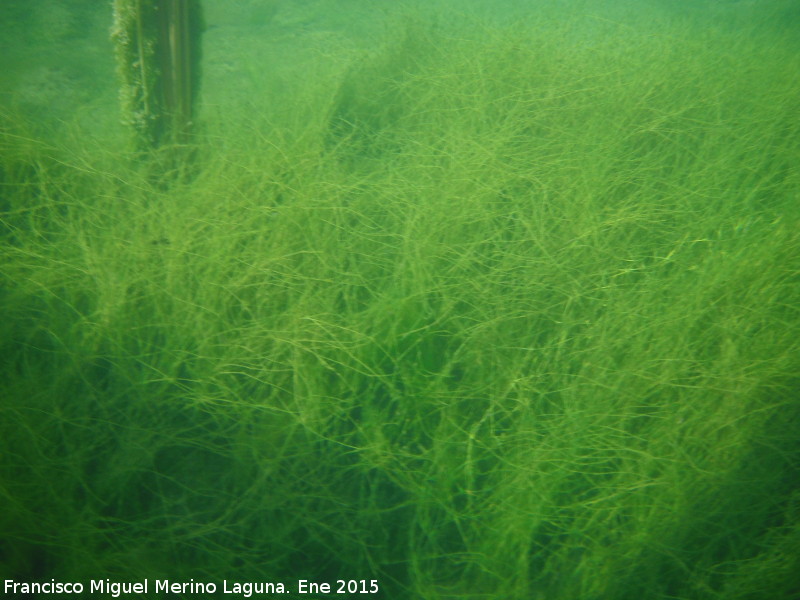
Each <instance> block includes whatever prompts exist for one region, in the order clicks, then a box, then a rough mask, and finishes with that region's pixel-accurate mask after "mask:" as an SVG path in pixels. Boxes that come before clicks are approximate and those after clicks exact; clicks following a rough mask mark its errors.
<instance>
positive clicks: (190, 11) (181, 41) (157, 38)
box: [112, 0, 203, 168]
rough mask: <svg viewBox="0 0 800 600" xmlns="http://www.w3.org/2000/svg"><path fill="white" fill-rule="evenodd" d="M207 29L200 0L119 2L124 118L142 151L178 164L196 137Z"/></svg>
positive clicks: (116, 5) (114, 34) (117, 36)
mask: <svg viewBox="0 0 800 600" xmlns="http://www.w3.org/2000/svg"><path fill="white" fill-rule="evenodd" d="M202 29H203V20H202V14H201V7H200V0H114V27H113V29H112V38H113V39H114V41H115V43H116V55H117V68H118V71H119V75H120V79H121V90H120V96H121V100H122V109H123V114H124V120H125V122H126V123H127V124H128V125H130V126H131V127H132V128H133V130H134V132H135V139H136V147H137V149H138V150H140V151H142V152H148V151H152V150H164V151H166V153H167V154H168V155H169V156H171V157H172V158H171V159H170V162H173V163H174V162H175V161H176V160H179V159H178V158H177V157H178V156H179V154H180V152H179V148H180V147H181V146H186V145H187V143H188V141H189V139H190V137H191V134H192V126H193V117H194V106H195V100H196V96H197V91H198V87H199V82H200V77H199V74H200V71H199V64H200V35H201V33H202ZM183 159H185V157H183ZM172 166H173V168H177V167H178V166H179V165H175V164H173V165H172Z"/></svg>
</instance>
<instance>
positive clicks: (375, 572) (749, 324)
mask: <svg viewBox="0 0 800 600" xmlns="http://www.w3.org/2000/svg"><path fill="white" fill-rule="evenodd" d="M390 31H391V33H392V35H391V36H390V37H389V38H387V39H385V40H384V41H383V43H382V45H381V46H380V47H378V48H375V49H373V51H372V52H370V53H359V52H356V51H355V50H354V49H353V48H342V51H341V55H338V54H337V49H336V47H334V46H332V45H331V44H330V43H328V40H324V42H325V43H323V44H321V45H320V46H321V48H320V52H323V51H324V53H325V54H324V56H323V55H322V54H320V56H319V59H318V61H317V63H316V64H317V65H330V70H329V71H328V72H325V73H314V75H315V76H314V77H309V78H308V80H307V81H305V82H304V83H303V84H302V86H300V85H298V86H297V87H296V88H294V90H295V91H294V92H293V94H295V96H294V98H295V101H294V102H292V103H291V104H289V103H282V104H281V105H276V104H275V103H269V102H267V101H264V104H261V105H257V102H258V101H259V100H258V98H259V96H258V95H257V94H252V95H250V97H249V98H248V99H247V100H245V99H242V100H243V103H242V105H241V106H240V107H239V108H238V109H237V107H230V108H229V109H227V110H225V111H224V112H223V111H215V110H213V109H207V110H206V112H205V117H206V123H205V129H204V131H203V132H202V135H201V136H198V142H197V148H196V160H197V163H198V165H197V166H196V176H195V177H193V178H192V179H191V180H188V181H179V182H175V183H173V184H171V185H169V186H166V185H160V184H158V182H153V181H152V179H151V178H149V177H148V176H147V175H146V174H144V173H143V170H142V169H140V168H138V167H137V165H136V163H135V161H133V160H132V157H130V156H126V155H125V154H124V151H123V150H115V149H114V148H115V146H114V145H113V144H111V145H108V146H103V145H99V144H98V143H97V142H96V141H95V140H93V139H92V138H90V137H88V136H85V137H81V136H80V135H78V136H75V135H69V134H68V133H66V132H65V131H64V130H63V129H62V130H60V131H59V133H58V134H57V135H55V134H54V135H53V136H50V137H49V138H45V137H44V136H42V135H39V134H38V133H31V132H30V131H29V130H26V125H25V124H24V118H23V117H20V116H18V115H17V116H15V117H14V118H12V114H11V112H10V110H8V111H6V112H5V113H4V116H3V122H2V130H1V131H0V177H1V178H2V196H1V197H0V244H2V245H1V246H0V249H1V251H2V261H0V277H2V285H1V286H0V302H2V304H1V306H2V312H3V319H2V322H0V328H1V329H0V344H2V348H0V357H2V358H1V359H0V360H1V362H0V396H2V398H3V404H2V408H0V416H1V418H0V497H2V503H3V510H2V511H0V571H1V572H2V574H3V577H4V578H9V579H15V580H21V581H26V580H28V581H33V580H39V579H46V580H49V579H50V578H55V579H57V580H62V581H65V580H81V579H83V580H88V579H90V578H110V579H112V580H117V581H136V580H141V579H143V578H149V579H169V580H173V581H183V582H188V581H189V580H190V578H194V579H195V580H197V581H216V582H218V583H219V584H221V582H222V581H223V580H224V579H228V580H236V581H250V582H257V581H274V582H277V581H283V582H286V583H288V582H290V581H291V582H293V581H294V580H295V579H309V580H312V581H313V580H316V581H330V582H334V581H335V580H336V579H367V580H370V579H377V580H378V581H379V583H380V585H381V589H382V593H381V594H380V595H379V597H384V598H420V599H423V600H444V599H453V600H461V599H471V598H474V599H477V598H485V599H496V598H506V599H519V600H522V599H526V600H527V599H533V600H545V599H546V600H574V599H577V598H580V599H581V600H591V599H614V600H624V599H628V598H630V599H640V598H652V599H664V600H666V599H668V598H669V599H677V598H680V599H686V600H688V599H696V600H721V599H723V598H724V599H725V600H745V599H747V600H755V599H765V600H766V599H770V600H779V599H784V598H785V599H788V598H790V597H791V594H792V593H793V592H794V591H796V590H797V584H798V579H797V577H798V575H797V574H798V573H800V490H799V489H798V485H797V483H798V480H799V478H800V435H798V434H799V433H800V403H799V402H798V400H799V398H798V394H799V393H800V377H799V376H798V374H800V319H799V318H798V317H800V314H798V313H799V311H800V205H799V204H798V198H799V197H800V171H798V165H800V121H798V114H800V95H799V94H798V92H799V91H800V80H799V77H798V73H800V64H799V63H800V60H798V57H797V54H796V53H795V52H794V50H793V49H792V48H790V47H789V45H788V44H789V42H788V41H787V42H784V41H783V40H782V38H781V37H780V36H772V37H770V36H767V35H766V34H762V33H754V32H753V31H735V30H732V29H725V28H715V29H713V30H708V29H704V28H702V27H697V28H696V29H692V28H690V27H688V26H687V25H686V24H685V23H678V22H677V21H675V22H665V23H658V24H657V25H653V24H650V25H648V26H645V27H644V28H634V27H631V26H629V25H624V24H621V23H618V22H615V21H614V20H610V19H601V18H599V17H585V18H580V19H575V20H564V19H561V20H556V19H555V18H553V19H552V20H548V19H547V18H545V17H542V21H520V22H518V23H515V24H513V25H507V26H502V27H501V26H499V25H498V26H490V25H486V24H482V25H478V24H475V23H473V24H462V25H450V26H447V27H446V26H440V27H438V28H437V27H433V26H430V25H429V24H427V23H424V22H419V21H416V20H414V19H410V20H409V21H408V22H406V23H405V24H404V25H402V26H400V25H396V26H394V27H393V28H392V29H391V30H390ZM759 31H761V30H759ZM212 58H213V57H212ZM318 68H319V67H318ZM304 73H305V72H304ZM270 85H272V82H266V81H265V82H264V90H265V91H264V94H268V93H269V92H268V91H267V89H268V88H269V87H270ZM273 87H274V86H273ZM237 111H238V112H237ZM119 146H120V147H122V146H121V145H119ZM126 158H128V159H131V160H126ZM290 589H294V587H293V584H292V585H290Z"/></svg>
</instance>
